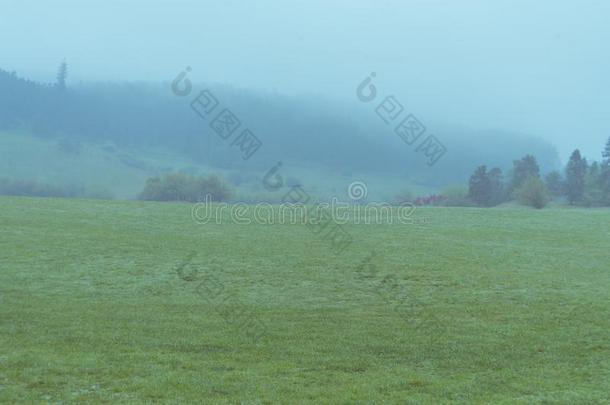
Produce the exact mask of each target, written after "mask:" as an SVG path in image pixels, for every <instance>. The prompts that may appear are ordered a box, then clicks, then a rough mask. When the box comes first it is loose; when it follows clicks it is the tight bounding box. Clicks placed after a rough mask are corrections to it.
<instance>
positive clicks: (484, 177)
mask: <svg viewBox="0 0 610 405" xmlns="http://www.w3.org/2000/svg"><path fill="white" fill-rule="evenodd" d="M468 197H469V198H470V199H471V200H472V201H474V202H475V203H476V204H477V205H479V206H481V207H492V206H494V205H498V204H500V203H502V202H503V201H504V184H503V182H502V171H501V170H500V169H498V168H497V167H496V168H493V169H491V170H490V171H489V172H488V171H487V167H486V166H479V167H477V169H476V170H475V171H474V173H473V174H472V176H470V181H469V182H468Z"/></svg>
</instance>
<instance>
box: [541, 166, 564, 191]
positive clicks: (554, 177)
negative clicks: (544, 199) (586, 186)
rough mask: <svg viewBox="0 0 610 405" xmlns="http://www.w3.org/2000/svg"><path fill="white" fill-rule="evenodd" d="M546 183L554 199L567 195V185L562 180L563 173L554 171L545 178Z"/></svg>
mask: <svg viewBox="0 0 610 405" xmlns="http://www.w3.org/2000/svg"><path fill="white" fill-rule="evenodd" d="M544 179H545V182H546V188H547V190H549V193H550V194H551V196H553V197H562V196H564V195H565V184H564V181H563V179H562V178H561V173H559V172H558V171H557V170H554V171H552V172H550V173H549V174H547V175H546V177H545V178H544Z"/></svg>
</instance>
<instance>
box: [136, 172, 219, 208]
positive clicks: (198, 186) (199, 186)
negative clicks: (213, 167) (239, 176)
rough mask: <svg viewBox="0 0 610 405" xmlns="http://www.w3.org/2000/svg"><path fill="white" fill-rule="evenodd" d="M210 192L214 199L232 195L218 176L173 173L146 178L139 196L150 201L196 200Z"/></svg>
mask: <svg viewBox="0 0 610 405" xmlns="http://www.w3.org/2000/svg"><path fill="white" fill-rule="evenodd" d="M208 194H209V195H210V198H211V200H212V201H226V200H228V199H229V198H230V197H231V191H230V190H229V188H228V187H227V186H226V185H225V183H224V182H223V181H222V180H220V179H219V178H218V177H216V176H213V175H212V176H208V177H204V176H192V175H189V174H184V173H172V174H167V175H165V176H163V177H152V178H150V179H148V180H146V184H145V185H144V189H143V190H142V192H141V193H140V195H139V196H138V198H139V199H140V200H149V201H189V202H196V201H201V200H202V199H203V198H205V196H206V195H208Z"/></svg>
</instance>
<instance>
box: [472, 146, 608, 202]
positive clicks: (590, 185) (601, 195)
mask: <svg viewBox="0 0 610 405" xmlns="http://www.w3.org/2000/svg"><path fill="white" fill-rule="evenodd" d="M468 198H469V199H470V200H471V201H472V202H473V203H474V204H475V205H477V206H480V207H493V206H496V205H499V204H502V203H504V202H506V201H510V200H516V201H518V202H520V203H522V204H524V205H528V206H532V207H534V208H543V207H545V206H546V205H547V203H548V202H549V201H550V200H557V201H560V202H566V203H567V204H569V205H576V206H583V207H608V206H610V138H608V141H607V143H606V145H605V147H604V149H603V151H602V160H601V162H597V161H593V162H591V163H589V162H587V159H586V158H584V157H583V156H582V155H581V153H580V151H579V150H578V149H576V150H575V151H574V152H573V153H572V155H571V156H570V160H569V161H568V163H567V165H566V167H565V168H564V169H563V171H559V170H553V171H551V172H549V173H548V174H546V176H544V178H542V177H541V175H540V168H539V166H538V163H537V161H536V158H535V157H534V156H532V155H526V156H524V157H523V158H521V159H519V160H515V161H513V167H512V170H511V171H510V173H509V176H508V179H507V180H505V179H504V176H503V174H502V170H500V169H499V168H497V167H494V168H492V169H491V170H488V169H487V166H485V165H482V166H479V167H477V168H476V169H475V171H474V173H473V174H472V175H471V176H470V180H469V182H468Z"/></svg>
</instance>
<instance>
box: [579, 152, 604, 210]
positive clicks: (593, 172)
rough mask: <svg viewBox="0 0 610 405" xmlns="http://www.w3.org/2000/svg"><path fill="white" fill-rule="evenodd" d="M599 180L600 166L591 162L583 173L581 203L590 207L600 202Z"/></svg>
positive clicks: (600, 189)
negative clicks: (584, 173)
mask: <svg viewBox="0 0 610 405" xmlns="http://www.w3.org/2000/svg"><path fill="white" fill-rule="evenodd" d="M600 180H601V166H600V165H599V163H597V162H593V163H592V164H591V166H590V167H589V169H588V170H587V174H586V175H585V190H584V195H583V205H586V206H587V207H591V206H599V205H601V204H602V188H601V182H600Z"/></svg>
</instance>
